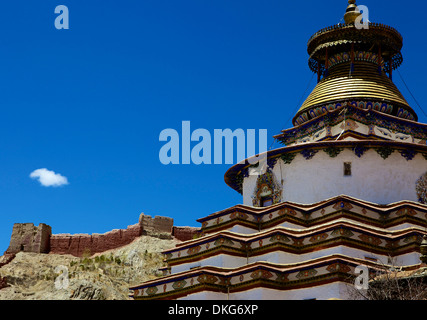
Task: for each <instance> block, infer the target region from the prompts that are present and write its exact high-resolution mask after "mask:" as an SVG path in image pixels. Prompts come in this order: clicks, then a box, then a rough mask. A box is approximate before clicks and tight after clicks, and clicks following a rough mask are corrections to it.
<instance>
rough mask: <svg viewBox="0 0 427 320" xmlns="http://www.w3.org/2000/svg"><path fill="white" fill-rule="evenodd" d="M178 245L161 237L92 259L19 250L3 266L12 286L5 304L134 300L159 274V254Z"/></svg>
mask: <svg viewBox="0 0 427 320" xmlns="http://www.w3.org/2000/svg"><path fill="white" fill-rule="evenodd" d="M177 243H179V240H176V239H175V238H172V237H171V236H170V235H166V234H162V235H160V234H157V235H153V236H141V237H139V238H137V239H135V240H134V241H133V242H132V243H130V244H129V245H126V246H124V247H121V248H118V249H114V250H110V251H106V252H103V253H100V254H96V255H93V256H90V257H89V256H86V257H82V258H77V257H74V256H71V255H58V254H39V253H25V252H19V253H17V254H16V257H15V258H14V259H13V260H12V261H11V262H10V263H8V264H6V265H4V266H3V267H1V268H0V276H1V277H7V283H8V284H9V287H6V288H3V289H1V290H0V300H12V299H13V300H18V299H20V300H21V299H25V300H78V299H84V300H102V299H107V300H125V299H129V298H128V294H129V290H128V288H129V286H131V285H134V284H138V283H140V282H143V281H145V280H148V279H153V278H155V277H158V276H160V273H159V271H158V269H159V268H161V267H162V266H163V255H162V254H161V253H160V252H161V251H163V250H165V249H169V248H171V247H174V246H175V244H177ZM0 262H1V257H0Z"/></svg>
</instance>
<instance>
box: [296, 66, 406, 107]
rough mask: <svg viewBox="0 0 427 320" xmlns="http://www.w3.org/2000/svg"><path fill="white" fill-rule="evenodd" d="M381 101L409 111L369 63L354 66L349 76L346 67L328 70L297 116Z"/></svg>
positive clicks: (375, 67)
mask: <svg viewBox="0 0 427 320" xmlns="http://www.w3.org/2000/svg"><path fill="white" fill-rule="evenodd" d="M355 98H363V99H375V100H378V99H380V100H381V99H384V100H387V101H388V102H390V103H393V102H394V103H397V104H399V105H403V106H405V107H408V108H409V105H408V102H406V100H405V98H404V97H403V96H402V94H401V93H400V91H399V90H398V89H397V87H396V86H395V85H394V83H393V82H392V81H391V80H390V79H389V78H388V77H387V76H386V75H385V73H384V72H383V73H382V74H381V75H380V74H379V72H378V67H377V66H375V65H374V64H372V63H370V62H362V61H360V62H356V63H355V66H354V71H353V72H352V74H351V76H350V64H349V63H346V64H340V65H337V66H335V67H334V68H331V70H330V75H329V76H327V77H326V78H324V79H322V80H321V81H320V82H319V83H318V84H317V86H316V87H315V88H314V90H313V92H312V93H311V94H310V95H309V96H308V98H307V99H306V100H305V102H304V103H303V104H302V106H301V108H300V110H299V111H298V113H299V112H301V111H303V110H306V109H310V108H311V107H313V106H317V105H322V104H326V103H328V102H331V101H337V100H344V99H355Z"/></svg>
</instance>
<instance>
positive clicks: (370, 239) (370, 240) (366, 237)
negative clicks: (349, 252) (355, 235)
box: [359, 234, 382, 246]
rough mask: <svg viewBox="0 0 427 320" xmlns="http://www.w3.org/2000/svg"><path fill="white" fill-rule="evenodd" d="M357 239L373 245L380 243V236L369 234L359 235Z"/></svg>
mask: <svg viewBox="0 0 427 320" xmlns="http://www.w3.org/2000/svg"><path fill="white" fill-rule="evenodd" d="M359 239H360V240H362V241H363V242H366V243H369V244H372V245H375V246H379V245H380V244H381V243H382V241H381V239H380V238H377V237H373V236H369V235H367V234H361V235H359Z"/></svg>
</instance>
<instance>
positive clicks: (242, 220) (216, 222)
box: [192, 195, 427, 241]
mask: <svg viewBox="0 0 427 320" xmlns="http://www.w3.org/2000/svg"><path fill="white" fill-rule="evenodd" d="M338 218H348V219H351V220H352V221H355V222H357V223H363V224H367V225H370V226H374V227H378V228H390V227H395V226H397V225H399V224H402V223H412V224H414V225H417V226H422V227H425V223H426V222H425V221H426V219H427V206H426V205H423V204H420V203H416V202H412V201H400V202H396V203H393V204H389V205H378V204H374V203H371V202H367V201H363V200H359V199H356V198H352V197H349V196H345V195H341V196H337V197H333V198H331V199H327V200H324V201H321V202H318V203H315V204H312V205H302V204H296V203H292V202H281V203H279V204H277V205H274V206H270V207H266V208H254V207H249V206H244V205H238V206H234V207H231V208H229V209H227V210H222V211H219V212H217V213H214V214H212V215H209V216H207V217H205V218H200V219H198V220H197V221H198V222H200V223H202V228H201V235H207V234H210V233H215V232H219V231H222V230H226V229H230V228H232V227H233V226H236V225H239V226H244V227H247V228H250V229H253V230H254V232H255V231H261V230H265V229H267V228H273V227H276V226H278V225H280V224H283V223H291V224H294V225H298V226H301V227H304V228H309V227H315V226H318V225H321V224H323V223H327V222H329V221H333V220H334V219H338ZM192 241H196V240H192Z"/></svg>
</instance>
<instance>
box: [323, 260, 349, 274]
mask: <svg viewBox="0 0 427 320" xmlns="http://www.w3.org/2000/svg"><path fill="white" fill-rule="evenodd" d="M326 270H327V271H329V272H343V273H348V272H350V271H351V268H350V267H349V266H348V265H346V264H344V263H339V262H337V263H334V264H331V265H330V266H328V267H327V268H326Z"/></svg>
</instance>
